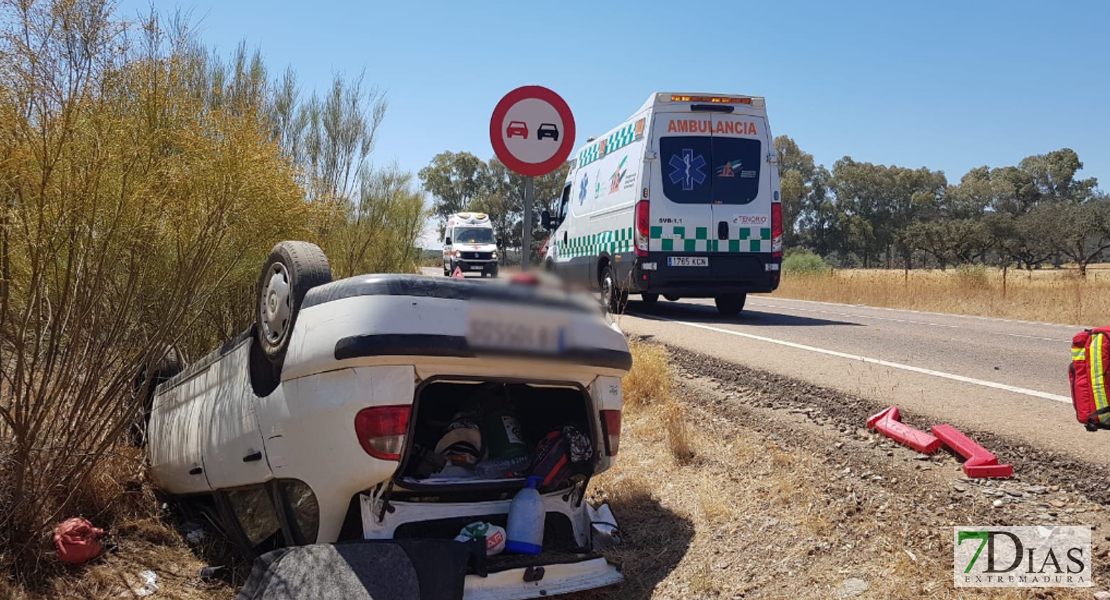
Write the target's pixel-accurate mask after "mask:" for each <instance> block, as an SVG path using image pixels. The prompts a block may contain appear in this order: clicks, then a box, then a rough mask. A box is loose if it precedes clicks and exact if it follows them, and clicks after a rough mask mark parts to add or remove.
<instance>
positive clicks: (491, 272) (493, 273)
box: [489, 267, 497, 279]
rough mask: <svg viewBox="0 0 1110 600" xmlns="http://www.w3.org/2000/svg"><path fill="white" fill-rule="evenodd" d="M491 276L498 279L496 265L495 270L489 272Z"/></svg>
mask: <svg viewBox="0 0 1110 600" xmlns="http://www.w3.org/2000/svg"><path fill="white" fill-rule="evenodd" d="M489 276H490V277H492V278H493V279H497V267H494V268H493V270H491V271H490V272H489Z"/></svg>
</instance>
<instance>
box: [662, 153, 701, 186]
mask: <svg viewBox="0 0 1110 600" xmlns="http://www.w3.org/2000/svg"><path fill="white" fill-rule="evenodd" d="M667 164H669V165H670V167H671V168H672V169H674V170H673V171H671V183H678V182H679V181H681V182H682V189H683V191H686V192H689V191H691V190H693V189H694V185H695V184H696V185H701V184H702V183H704V182H705V172H704V171H702V169H704V168H705V157H703V156H702V155H700V154H699V155H697V156H694V151H693V150H691V149H689V148H686V149H684V150H683V151H682V155H681V156H679V155H678V154H675V155H672V156H671V160H670V162H668V163H667Z"/></svg>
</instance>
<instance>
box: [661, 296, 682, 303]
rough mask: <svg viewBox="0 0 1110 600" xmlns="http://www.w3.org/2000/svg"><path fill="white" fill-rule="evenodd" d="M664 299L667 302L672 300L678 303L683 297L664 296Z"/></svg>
mask: <svg viewBox="0 0 1110 600" xmlns="http://www.w3.org/2000/svg"><path fill="white" fill-rule="evenodd" d="M663 297H664V298H666V299H667V300H670V301H671V302H678V301H679V300H682V296H675V295H674V294H663Z"/></svg>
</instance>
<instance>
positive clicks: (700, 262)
mask: <svg viewBox="0 0 1110 600" xmlns="http://www.w3.org/2000/svg"><path fill="white" fill-rule="evenodd" d="M667 266H668V267H708V266H709V257H708V256H668V257H667Z"/></svg>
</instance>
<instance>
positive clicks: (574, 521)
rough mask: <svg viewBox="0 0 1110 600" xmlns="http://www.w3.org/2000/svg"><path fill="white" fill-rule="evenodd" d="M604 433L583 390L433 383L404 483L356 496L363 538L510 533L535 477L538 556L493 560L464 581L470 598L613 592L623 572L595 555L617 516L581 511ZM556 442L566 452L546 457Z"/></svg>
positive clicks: (426, 389) (414, 432)
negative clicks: (540, 534) (474, 527)
mask: <svg viewBox="0 0 1110 600" xmlns="http://www.w3.org/2000/svg"><path fill="white" fill-rule="evenodd" d="M600 429H601V425H600V421H599V417H598V412H597V410H596V409H595V407H594V406H593V401H592V400H591V398H590V394H589V391H588V390H586V389H585V388H583V387H582V386H580V385H577V384H573V383H535V382H528V383H524V382H514V381H490V380H479V379H472V378H465V377H459V378H437V379H432V380H429V381H426V382H424V383H423V384H422V385H421V386H420V387H419V388H418V389H417V393H416V398H415V401H414V403H413V411H412V416H411V418H410V420H409V429H408V435H407V440H406V443H405V451H404V454H403V455H402V460H401V464H400V466H399V468H398V470H397V475H396V476H395V478H394V479H393V481H392V482H391V483H390V484H389V486H388V491H386V488H381V489H378V490H376V491H375V492H374V493H371V494H363V495H362V497H361V503H360V504H361V517H362V522H363V537H365V538H391V539H394V540H449V539H452V538H454V537H455V536H457V535H459V532H460V531H461V530H462V529H463V528H464V527H465V526H467V525H469V524H471V523H474V522H485V523H489V524H492V525H497V526H500V527H506V528H507V520H508V512H509V507H510V505H511V502H512V498H513V497H514V496H515V495H516V494H517V492H519V491H520V490H521V489H522V488H523V487H524V482H525V477H526V476H528V475H533V474H535V475H539V476H542V477H544V478H545V479H544V484H542V485H541V486H540V493H541V496H542V500H543V504H544V514H545V517H544V538H543V551H542V553H541V554H539V555H523V554H511V553H507V552H503V553H501V554H497V555H494V556H490V557H488V559H487V560H486V563H485V566H484V569H483V572H480V573H479V572H474V570H473V569H471V571H470V572H468V574H467V575H466V585H465V596H464V597H465V598H467V599H485V598H488V599H497V600H509V599H516V598H538V597H542V596H549V595H554V594H563V593H569V592H575V591H580V590H586V589H592V588H596V587H601V586H606V585H611V584H614V583H617V582H619V581H621V580H622V579H623V577H622V576H621V574H620V571H619V570H618V569H617V568H616V567H614V566H613V565H611V564H609V563H608V562H606V560H605V559H604V558H603V557H602V555H601V554H599V553H597V551H596V549H597V548H599V547H604V546H605V545H606V544H610V543H614V542H615V541H616V539H617V537H616V524H615V522H614V518H613V516H612V513H611V512H610V511H609V510H608V508H607V507H603V508H602V509H601V510H596V509H594V508H593V507H592V506H590V505H588V504H586V503H585V501H584V496H585V491H586V487H587V485H588V484H589V479H590V477H591V476H592V475H593V473H594V470H595V468H596V467H597V466H598V465H599V464H600V461H601V460H602V452H601V451H599V446H598V442H599V440H600V439H601V435H600ZM560 437H561V439H562V442H561V444H562V445H561V446H560V450H559V451H557V452H548V451H545V448H548V447H550V445H551V444H552V440H556V439H559V438H560ZM510 463H511V466H508V467H506V466H505V465H507V464H510ZM490 464H497V465H501V467H500V468H495V469H492V470H490V469H488V468H486V467H488V466H489V465H490Z"/></svg>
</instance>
